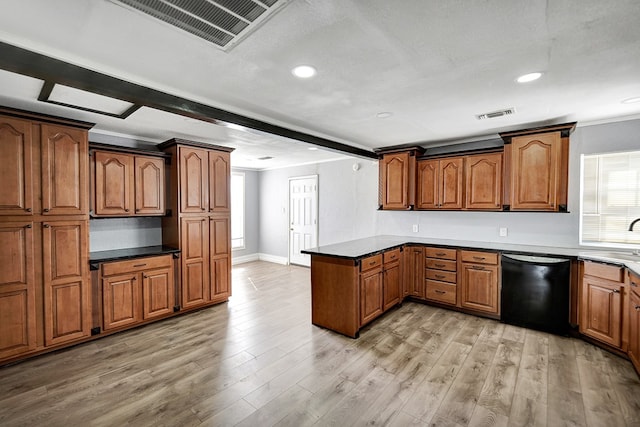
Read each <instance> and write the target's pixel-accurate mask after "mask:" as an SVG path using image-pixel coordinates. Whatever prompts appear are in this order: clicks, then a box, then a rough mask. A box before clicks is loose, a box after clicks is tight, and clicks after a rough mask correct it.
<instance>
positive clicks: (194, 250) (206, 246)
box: [159, 138, 233, 309]
mask: <svg viewBox="0 0 640 427" xmlns="http://www.w3.org/2000/svg"><path fill="white" fill-rule="evenodd" d="M159 147H160V148H161V149H162V150H164V151H165V152H167V153H168V154H170V155H171V168H170V173H169V176H170V178H169V181H170V184H169V195H168V208H169V210H170V211H171V214H170V215H169V216H167V217H165V218H163V220H162V241H163V244H165V245H169V246H173V247H177V248H180V250H181V253H182V255H181V266H180V267H181V279H182V280H181V287H180V291H179V299H180V302H179V305H180V307H181V308H182V309H190V308H196V307H201V306H204V305H208V304H214V303H219V302H223V301H226V300H227V299H228V298H229V296H230V295H231V207H230V194H229V193H230V179H231V166H230V153H231V151H233V149H232V148H228V147H221V146H216V145H210V144H202V143H197V142H193V141H187V140H182V139H175V138H174V139H171V140H169V141H166V142H164V143H162V144H161V145H160V146H159Z"/></svg>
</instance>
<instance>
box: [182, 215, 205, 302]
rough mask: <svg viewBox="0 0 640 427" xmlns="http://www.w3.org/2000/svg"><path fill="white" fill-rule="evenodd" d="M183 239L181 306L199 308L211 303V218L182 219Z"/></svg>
mask: <svg viewBox="0 0 640 427" xmlns="http://www.w3.org/2000/svg"><path fill="white" fill-rule="evenodd" d="M181 237H182V241H181V245H180V249H181V250H182V292H181V296H182V304H181V306H182V307H184V308H191V307H198V306H201V305H203V304H205V303H206V302H207V301H209V286H210V277H209V266H210V263H209V218H207V217H188V218H182V221H181Z"/></svg>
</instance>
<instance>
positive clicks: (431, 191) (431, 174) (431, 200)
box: [416, 160, 439, 209]
mask: <svg viewBox="0 0 640 427" xmlns="http://www.w3.org/2000/svg"><path fill="white" fill-rule="evenodd" d="M438 165H439V161H438V160H421V161H419V162H418V198H417V200H416V208H417V209H437V208H438V204H439V202H438V200H439V192H438Z"/></svg>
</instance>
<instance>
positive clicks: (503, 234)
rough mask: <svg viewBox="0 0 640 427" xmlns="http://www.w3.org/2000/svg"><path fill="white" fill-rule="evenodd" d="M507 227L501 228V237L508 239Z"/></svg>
mask: <svg viewBox="0 0 640 427" xmlns="http://www.w3.org/2000/svg"><path fill="white" fill-rule="evenodd" d="M507 232H508V229H507V227H500V237H507Z"/></svg>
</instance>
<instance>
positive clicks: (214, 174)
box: [209, 151, 231, 212]
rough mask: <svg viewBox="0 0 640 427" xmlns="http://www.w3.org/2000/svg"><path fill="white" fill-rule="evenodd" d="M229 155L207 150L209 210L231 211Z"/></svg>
mask: <svg viewBox="0 0 640 427" xmlns="http://www.w3.org/2000/svg"><path fill="white" fill-rule="evenodd" d="M230 194H231V156H230V155H229V153H227V152H219V151H210V152H209V211H210V212H231V201H230Z"/></svg>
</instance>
